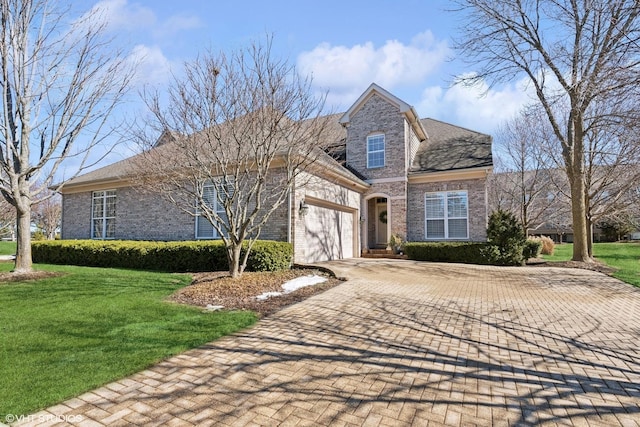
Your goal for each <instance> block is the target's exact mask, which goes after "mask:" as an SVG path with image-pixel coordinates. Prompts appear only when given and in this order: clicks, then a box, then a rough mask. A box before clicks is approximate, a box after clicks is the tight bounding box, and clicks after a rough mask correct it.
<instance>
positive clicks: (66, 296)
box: [0, 263, 256, 420]
mask: <svg viewBox="0 0 640 427" xmlns="http://www.w3.org/2000/svg"><path fill="white" fill-rule="evenodd" d="M12 267H13V264H12V263H2V264H0V271H9V270H11V268H12ZM37 268H38V269H43V270H49V271H59V272H63V273H64V276H61V277H53V278H47V279H42V280H38V281H26V282H16V283H0V307H2V309H1V310H0V361H1V362H0V379H1V382H0V385H1V386H0V420H2V419H3V418H4V415H6V414H16V415H20V414H26V413H30V412H33V411H35V410H37V409H40V408H43V407H46V406H49V405H52V404H55V403H56V402H60V401H62V400H64V399H66V398H70V397H72V396H76V395H78V394H80V393H82V392H84V391H86V390H90V389H93V388H95V387H98V386H100V385H102V384H105V383H107V382H109V381H112V380H115V379H118V378H122V377H125V376H127V375H130V374H132V373H134V372H137V371H140V370H142V369H144V368H146V367H148V366H150V365H152V364H154V363H156V362H158V361H159V360H161V359H163V358H166V357H168V356H171V355H174V354H177V353H180V352H183V351H184V350H187V349H189V348H193V347H197V346H199V345H202V344H204V343H206V342H208V341H211V340H214V339H216V338H219V337H221V336H223V335H226V334H229V333H231V332H234V331H236V330H238V329H241V328H244V327H247V326H249V325H251V324H252V323H254V322H255V321H256V316H255V314H254V313H252V312H211V313H206V312H203V311H202V310H201V309H197V308H193V307H187V306H182V305H178V304H172V303H169V302H166V301H165V299H166V297H167V296H169V295H171V294H172V293H173V292H174V291H175V290H176V289H178V288H181V287H184V286H185V285H187V284H188V283H189V281H190V277H189V276H187V275H179V274H167V273H152V272H142V271H131V270H117V269H100V268H88V267H67V266H50V265H38V266H37Z"/></svg>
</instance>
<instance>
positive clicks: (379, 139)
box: [367, 134, 385, 168]
mask: <svg viewBox="0 0 640 427" xmlns="http://www.w3.org/2000/svg"><path fill="white" fill-rule="evenodd" d="M384 157H385V155H384V134H376V135H369V136H368V137H367V168H381V167H383V166H384V161H385V158H384Z"/></svg>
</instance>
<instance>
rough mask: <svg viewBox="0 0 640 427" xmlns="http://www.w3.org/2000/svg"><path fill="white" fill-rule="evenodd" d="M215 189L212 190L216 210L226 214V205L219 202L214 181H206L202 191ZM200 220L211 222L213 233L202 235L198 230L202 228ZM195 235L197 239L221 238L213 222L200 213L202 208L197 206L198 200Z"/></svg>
mask: <svg viewBox="0 0 640 427" xmlns="http://www.w3.org/2000/svg"><path fill="white" fill-rule="evenodd" d="M211 188H212V189H213V191H212V198H213V206H214V210H215V211H216V213H217V214H218V215H224V214H225V210H224V206H221V205H220V204H219V203H218V190H217V189H216V184H214V183H206V184H204V185H203V187H202V191H203V193H204V192H205V191H207V189H211ZM200 221H207V222H208V223H209V225H210V226H211V235H204V236H201V235H199V234H198V231H199V230H200V226H199V225H200ZM195 237H196V239H197V240H213V239H220V235H219V234H218V230H216V228H215V227H214V226H213V224H211V223H210V222H209V220H208V219H207V217H206V216H204V215H202V214H201V213H200V209H199V208H198V207H197V202H196V221H195Z"/></svg>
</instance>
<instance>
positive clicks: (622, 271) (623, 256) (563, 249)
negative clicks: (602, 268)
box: [544, 242, 640, 287]
mask: <svg viewBox="0 0 640 427" xmlns="http://www.w3.org/2000/svg"><path fill="white" fill-rule="evenodd" d="M593 255H594V257H595V258H597V259H598V260H599V261H601V262H603V263H605V264H607V265H608V266H609V267H613V268H616V269H617V270H616V271H615V273H613V274H612V276H613V277H615V278H617V279H620V280H622V281H623V282H626V283H629V284H631V285H634V286H638V287H640V243H637V242H626V243H594V244H593ZM572 256H573V245H572V244H562V245H556V247H555V251H554V254H553V255H552V256H549V255H544V259H546V260H547V261H551V262H554V261H569V260H570V259H571V257H572Z"/></svg>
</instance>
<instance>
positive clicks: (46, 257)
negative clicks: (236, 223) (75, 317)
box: [31, 240, 293, 272]
mask: <svg viewBox="0 0 640 427" xmlns="http://www.w3.org/2000/svg"><path fill="white" fill-rule="evenodd" d="M31 250H32V255H33V261H34V262H37V263H48V264H68V265H83V266H90V267H113V268H131V269H140V270H159V271H169V272H187V271H190V272H193V271H224V270H227V269H228V268H229V264H228V261H227V255H226V249H225V247H224V245H223V243H222V242H221V241H219V240H218V241H189V242H148V241H131V240H121V241H118V240H113V241H98V240H56V241H51V240H50V241H41V242H32V245H31ZM292 254H293V248H292V246H291V244H290V243H285V242H271V241H265V240H263V241H258V242H256V244H255V245H254V247H253V249H252V251H251V253H250V254H249V259H248V260H247V269H248V270H250V271H275V270H281V269H287V268H289V266H290V264H291V256H292Z"/></svg>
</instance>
